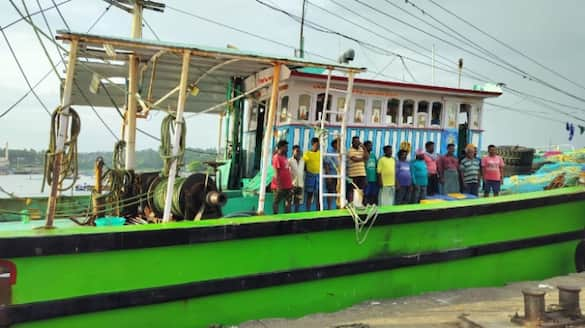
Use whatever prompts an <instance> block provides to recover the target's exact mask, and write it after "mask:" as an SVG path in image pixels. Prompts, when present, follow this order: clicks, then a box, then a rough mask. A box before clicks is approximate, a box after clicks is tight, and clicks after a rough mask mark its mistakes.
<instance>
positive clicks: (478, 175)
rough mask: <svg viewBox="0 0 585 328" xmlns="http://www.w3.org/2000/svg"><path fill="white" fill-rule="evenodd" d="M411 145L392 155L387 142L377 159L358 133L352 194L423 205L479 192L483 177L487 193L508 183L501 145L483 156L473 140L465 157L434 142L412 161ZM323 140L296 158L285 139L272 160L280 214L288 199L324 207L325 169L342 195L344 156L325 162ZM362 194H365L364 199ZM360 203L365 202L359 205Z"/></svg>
mask: <svg viewBox="0 0 585 328" xmlns="http://www.w3.org/2000/svg"><path fill="white" fill-rule="evenodd" d="M409 147H410V146H409V145H406V147H404V148H406V149H402V146H401V149H400V150H399V151H398V156H397V157H398V158H397V159H395V158H394V157H393V149H392V146H390V145H386V146H384V147H383V155H382V156H381V157H380V158H376V156H375V154H373V151H372V150H373V145H372V142H371V141H366V142H364V143H362V142H361V141H360V138H359V137H357V136H354V137H353V138H352V140H351V147H350V149H349V150H348V152H347V177H348V179H347V181H348V183H347V199H348V201H349V202H354V197H359V198H357V199H356V200H355V202H358V203H359V202H362V201H363V203H364V204H377V205H381V206H387V205H394V204H397V205H399V204H418V203H419V202H420V201H421V200H423V199H426V198H427V197H428V196H434V195H435V194H445V195H447V194H451V193H460V192H462V193H466V194H472V195H475V196H478V193H479V188H480V182H482V181H483V189H484V197H488V196H489V195H490V193H493V195H494V196H498V194H499V192H500V186H501V184H502V182H503V177H504V175H503V170H504V161H503V160H502V158H501V157H500V156H498V155H497V152H496V147H495V146H494V145H490V146H489V147H488V155H486V156H485V157H483V158H482V159H480V158H478V156H477V148H476V147H475V146H474V145H472V144H470V145H468V146H467V147H466V148H465V153H464V156H462V157H461V158H458V157H457V156H456V154H455V145H454V144H449V145H448V146H447V153H446V154H444V155H439V154H437V153H436V152H435V144H434V143H433V142H432V141H429V142H427V143H426V144H425V149H424V150H423V149H418V150H417V151H416V152H415V159H414V160H412V161H408V160H407V157H408V153H409ZM319 149H320V144H319V139H318V138H313V139H312V140H311V148H310V149H309V150H308V151H306V152H304V153H303V152H302V150H301V148H300V147H299V146H298V145H295V146H293V147H292V157H290V158H287V153H288V142H287V141H285V140H280V141H279V142H278V144H277V149H276V152H275V153H274V156H273V159H272V166H273V168H274V170H275V174H274V178H273V180H272V184H271V187H272V190H273V191H274V202H273V212H274V213H278V210H279V205H280V203H281V202H284V210H285V212H287V213H288V212H290V211H291V207H292V206H293V205H294V210H295V212H298V211H299V208H300V205H301V202H302V201H303V200H304V202H305V209H307V210H311V209H312V206H313V203H314V204H315V206H316V209H317V210H319V206H320V204H319V198H318V197H319V192H320V190H319V175H320V174H325V175H327V177H326V178H325V179H324V181H325V183H324V189H325V191H324V192H326V193H329V194H339V190H340V187H339V183H338V179H337V178H336V177H331V176H335V175H337V174H339V168H340V166H339V157H337V156H327V157H325V158H324V159H323V167H321V164H320V156H321V154H320V150H319ZM327 152H328V153H339V144H338V140H337V139H335V140H333V141H332V142H331V145H330V147H329V149H328V151H327ZM360 199H362V200H361V201H360ZM326 200H327V201H326V206H327V209H333V202H334V200H335V198H334V197H326ZM359 205H361V204H359Z"/></svg>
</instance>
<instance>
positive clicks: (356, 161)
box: [347, 136, 370, 202]
mask: <svg viewBox="0 0 585 328" xmlns="http://www.w3.org/2000/svg"><path fill="white" fill-rule="evenodd" d="M347 157H348V159H347V176H348V177H349V178H350V179H351V180H352V182H353V183H352V184H349V185H348V188H347V191H348V195H347V199H348V200H349V201H350V202H352V201H353V190H354V188H355V187H354V185H355V186H357V187H358V188H359V189H361V191H362V192H363V191H364V189H365V188H366V162H367V161H368V159H369V158H370V153H369V152H368V151H367V150H366V147H365V146H364V145H363V144H362V143H361V142H360V137H358V136H354V137H353V138H351V148H349V152H348V154H347Z"/></svg>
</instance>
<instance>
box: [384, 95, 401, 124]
mask: <svg viewBox="0 0 585 328" xmlns="http://www.w3.org/2000/svg"><path fill="white" fill-rule="evenodd" d="M399 109H400V100H399V99H396V98H393V99H390V100H389V101H388V106H387V107H386V123H389V124H391V125H394V124H397V123H398V111H399Z"/></svg>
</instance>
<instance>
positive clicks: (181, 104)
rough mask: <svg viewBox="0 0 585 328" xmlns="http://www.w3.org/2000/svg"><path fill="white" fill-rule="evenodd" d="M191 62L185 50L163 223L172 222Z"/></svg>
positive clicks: (189, 54)
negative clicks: (178, 157) (172, 207)
mask: <svg viewBox="0 0 585 328" xmlns="http://www.w3.org/2000/svg"><path fill="white" fill-rule="evenodd" d="M190 61H191V52H190V51H188V50H185V52H184V53H183V65H182V66H181V82H180V84H179V100H178V103H177V117H176V118H175V140H174V142H173V161H172V162H171V168H170V170H169V179H168V180H167V194H166V197H165V209H164V211H163V222H169V221H170V220H171V206H172V199H173V190H174V188H173V187H174V185H175V176H176V175H177V155H178V153H179V143H180V142H181V133H182V131H181V126H182V125H181V123H182V122H183V111H184V110H185V101H186V100H187V83H188V82H189V81H188V79H189V62H190Z"/></svg>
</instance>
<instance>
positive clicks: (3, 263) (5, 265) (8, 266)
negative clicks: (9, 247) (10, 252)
mask: <svg viewBox="0 0 585 328" xmlns="http://www.w3.org/2000/svg"><path fill="white" fill-rule="evenodd" d="M0 268H2V269H5V270H2V271H8V273H9V274H10V278H9V280H8V281H9V282H10V284H11V285H14V284H16V264H14V263H13V262H11V261H8V260H0ZM2 273H6V272H2Z"/></svg>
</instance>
